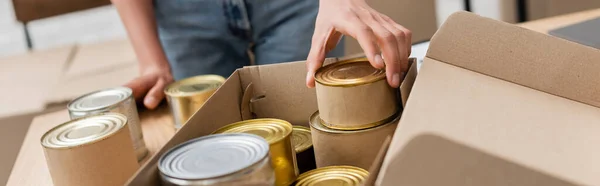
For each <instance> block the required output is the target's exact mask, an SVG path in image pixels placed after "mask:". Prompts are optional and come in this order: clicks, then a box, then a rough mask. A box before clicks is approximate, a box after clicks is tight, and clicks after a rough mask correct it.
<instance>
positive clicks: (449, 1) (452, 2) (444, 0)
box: [435, 0, 465, 27]
mask: <svg viewBox="0 0 600 186" xmlns="http://www.w3.org/2000/svg"><path fill="white" fill-rule="evenodd" d="M435 3H436V15H437V23H438V27H439V26H441V25H442V23H444V21H446V19H447V18H448V16H450V15H451V14H452V13H454V12H456V11H461V10H465V3H464V0H436V1H435Z"/></svg>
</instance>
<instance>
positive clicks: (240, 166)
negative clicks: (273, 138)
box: [158, 133, 275, 186]
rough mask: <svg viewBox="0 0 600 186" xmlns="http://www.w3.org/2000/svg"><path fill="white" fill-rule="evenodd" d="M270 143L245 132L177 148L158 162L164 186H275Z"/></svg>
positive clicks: (191, 141) (204, 139)
mask: <svg viewBox="0 0 600 186" xmlns="http://www.w3.org/2000/svg"><path fill="white" fill-rule="evenodd" d="M270 159H271V158H269V143H267V141H265V139H263V138H262V137H260V136H257V135H253V134H245V133H231V134H214V135H209V136H204V137H200V138H196V139H192V140H190V141H187V142H185V143H182V144H180V145H178V146H176V147H173V148H172V149H170V150H169V151H168V152H166V153H164V154H163V155H162V156H161V157H160V159H159V160H158V169H159V171H160V177H161V180H162V183H163V185H220V186H223V185H224V186H238V185H245V186H249V185H253V186H254V185H274V184H275V173H274V170H273V167H272V166H271V162H270V161H271V160H270Z"/></svg>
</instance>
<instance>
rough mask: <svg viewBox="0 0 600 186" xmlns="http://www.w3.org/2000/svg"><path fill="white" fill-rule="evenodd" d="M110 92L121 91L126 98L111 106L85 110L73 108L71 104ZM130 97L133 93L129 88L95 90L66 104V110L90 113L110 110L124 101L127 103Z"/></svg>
mask: <svg viewBox="0 0 600 186" xmlns="http://www.w3.org/2000/svg"><path fill="white" fill-rule="evenodd" d="M110 90H117V91H123V92H125V93H127V96H125V97H124V98H123V99H121V100H119V101H118V102H116V103H113V104H111V105H107V106H104V107H96V108H87V109H81V108H73V104H75V103H77V102H78V101H80V100H82V99H85V98H86V97H88V96H91V95H93V94H97V93H100V92H104V91H110ZM132 96H133V91H132V90H131V88H129V87H124V86H120V87H112V88H106V89H101V90H96V91H93V92H90V93H87V94H84V95H81V96H79V97H77V98H75V99H73V100H72V101H71V102H69V104H67V110H69V112H90V111H101V110H110V109H111V108H115V107H118V106H119V105H121V104H122V103H124V102H125V101H127V100H128V99H129V98H131V97H132Z"/></svg>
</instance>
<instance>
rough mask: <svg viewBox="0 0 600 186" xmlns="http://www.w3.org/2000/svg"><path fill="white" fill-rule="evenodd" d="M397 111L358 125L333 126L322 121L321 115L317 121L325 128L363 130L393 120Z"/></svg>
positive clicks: (396, 115)
mask: <svg viewBox="0 0 600 186" xmlns="http://www.w3.org/2000/svg"><path fill="white" fill-rule="evenodd" d="M398 113H399V112H398V111H395V112H394V114H392V115H391V116H389V117H387V118H385V119H382V120H379V121H376V122H373V123H369V124H364V125H360V126H359V127H335V126H334V125H332V124H330V123H328V122H326V121H324V120H323V118H321V117H319V122H320V123H321V125H323V126H325V127H327V128H330V129H335V130H347V131H352V130H363V129H369V128H373V127H377V126H380V125H384V124H386V123H389V122H391V121H394V119H396V118H397V117H398V115H399V114H398Z"/></svg>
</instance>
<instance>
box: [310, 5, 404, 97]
mask: <svg viewBox="0 0 600 186" xmlns="http://www.w3.org/2000/svg"><path fill="white" fill-rule="evenodd" d="M342 34H343V35H348V36H351V37H353V38H356V39H357V40H358V43H359V44H360V46H361V48H362V49H363V50H364V52H365V55H366V57H367V58H368V59H369V62H370V63H371V65H373V67H375V68H378V69H381V68H384V67H385V70H386V76H387V82H388V84H390V86H392V87H398V86H400V82H401V81H402V78H403V77H404V73H405V72H406V71H408V57H409V56H410V52H411V51H410V50H411V37H412V33H411V31H410V30H408V29H406V28H404V27H403V26H402V25H399V24H398V23H396V22H394V21H393V20H392V19H391V18H389V17H388V16H386V15H383V14H381V13H379V12H377V11H376V10H374V9H372V8H371V7H370V6H369V5H368V4H367V3H366V2H365V0H320V1H319V14H318V15H317V20H316V23H315V32H314V34H313V37H312V46H311V49H310V53H309V54H308V58H307V62H306V66H307V69H308V74H307V76H306V85H307V86H308V87H314V86H315V79H314V75H315V72H316V71H317V69H319V68H320V67H321V66H322V65H323V61H324V60H325V55H326V54H327V52H329V51H330V50H332V49H334V48H335V46H336V45H337V43H338V42H339V41H340V39H341V38H342ZM382 54H383V56H382ZM384 58H385V60H383V59H384Z"/></svg>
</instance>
